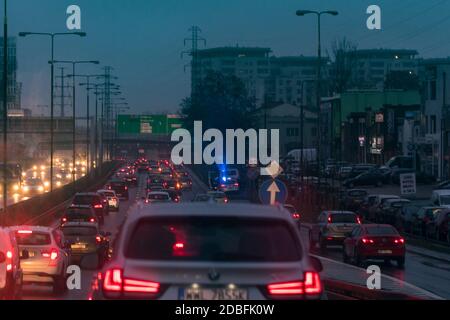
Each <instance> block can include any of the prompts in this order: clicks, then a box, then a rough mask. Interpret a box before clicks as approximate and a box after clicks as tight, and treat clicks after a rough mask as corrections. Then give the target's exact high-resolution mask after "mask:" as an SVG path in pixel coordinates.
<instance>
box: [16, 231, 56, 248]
mask: <svg viewBox="0 0 450 320" xmlns="http://www.w3.org/2000/svg"><path fill="white" fill-rule="evenodd" d="M16 239H17V243H18V244H19V245H23V246H45V245H49V244H51V243H52V240H51V237H50V234H49V233H44V232H32V233H21V232H20V231H19V232H17V233H16Z"/></svg>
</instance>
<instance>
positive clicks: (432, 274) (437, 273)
mask: <svg viewBox="0 0 450 320" xmlns="http://www.w3.org/2000/svg"><path fill="white" fill-rule="evenodd" d="M193 182H194V183H193V190H192V191H186V192H184V193H183V198H182V201H190V200H191V199H192V198H193V196H194V195H195V194H196V193H201V192H204V189H203V187H202V186H201V185H200V184H199V183H198V181H197V180H196V179H193ZM144 184H145V179H144V176H143V175H141V176H140V182H139V185H138V187H132V188H130V201H127V202H124V201H122V202H121V207H120V210H119V212H117V213H111V214H110V215H109V216H108V217H106V219H105V225H104V228H103V229H104V231H109V232H111V233H112V236H111V240H113V239H114V236H115V234H116V232H117V229H118V227H119V226H120V224H121V223H122V221H123V220H124V219H126V214H127V211H128V209H129V207H130V206H131V205H133V204H135V203H136V201H140V199H141V196H142V195H144V190H143V189H144V188H145V186H144ZM305 233H306V232H303V231H302V235H303V238H304V239H305V241H308V240H307V235H305ZM323 256H324V257H327V258H329V259H333V260H335V261H339V262H340V261H342V252H341V250H340V248H338V247H337V248H332V247H331V248H330V249H329V250H328V252H327V253H326V254H324V255H323ZM374 264H378V263H374ZM340 265H341V266H342V267H343V268H344V270H345V273H346V274H347V276H349V274H350V276H351V275H352V272H355V276H356V273H358V274H359V275H361V274H362V273H364V272H365V270H363V269H360V270H357V269H355V268H354V267H353V266H352V267H349V266H345V265H343V264H340ZM378 265H379V266H380V268H381V270H382V273H383V274H384V275H389V276H390V277H393V278H396V279H399V280H401V282H400V283H401V285H404V286H405V287H413V288H414V287H418V288H421V289H424V290H426V291H429V292H432V293H434V294H436V295H438V296H440V297H443V298H446V299H450V285H449V284H450V264H448V263H447V262H443V261H440V260H436V259H431V258H428V257H424V256H420V255H417V254H412V253H407V255H406V264H405V269H404V270H399V269H397V268H396V266H395V263H393V264H392V265H385V264H384V263H380V264H378ZM96 272H97V271H96V270H86V269H83V270H82V281H81V289H80V290H70V291H68V292H67V293H66V294H64V295H62V296H55V295H54V294H53V293H52V290H51V287H41V286H36V285H32V286H25V288H24V297H23V298H24V299H29V300H43V299H48V300H83V299H87V297H88V293H89V289H90V283H91V280H92V277H93V276H94V275H95V274H96ZM324 273H326V270H324Z"/></svg>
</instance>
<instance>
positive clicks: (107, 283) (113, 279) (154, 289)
mask: <svg viewBox="0 0 450 320" xmlns="http://www.w3.org/2000/svg"><path fill="white" fill-rule="evenodd" d="M122 273H123V272H122V270H121V269H112V270H107V271H106V273H105V280H104V281H103V291H105V292H111V293H114V292H116V293H121V292H125V293H127V292H129V293H151V294H157V293H159V290H160V284H159V283H158V282H152V281H144V280H135V279H127V278H124V277H123V274H122Z"/></svg>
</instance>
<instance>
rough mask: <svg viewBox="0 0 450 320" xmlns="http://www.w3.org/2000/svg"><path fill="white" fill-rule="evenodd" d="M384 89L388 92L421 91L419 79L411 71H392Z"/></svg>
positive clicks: (388, 75) (387, 77)
mask: <svg viewBox="0 0 450 320" xmlns="http://www.w3.org/2000/svg"><path fill="white" fill-rule="evenodd" d="M384 88H385V89H388V90H420V88H421V86H420V80H419V77H418V76H417V75H416V74H415V73H413V72H410V71H391V72H389V73H388V74H387V75H386V80H385V81H384Z"/></svg>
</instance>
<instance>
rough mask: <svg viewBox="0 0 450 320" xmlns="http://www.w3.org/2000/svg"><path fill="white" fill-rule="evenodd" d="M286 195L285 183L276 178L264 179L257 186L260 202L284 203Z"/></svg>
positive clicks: (270, 203)
mask: <svg viewBox="0 0 450 320" xmlns="http://www.w3.org/2000/svg"><path fill="white" fill-rule="evenodd" d="M287 197H288V189H287V187H286V185H285V184H284V183H283V182H282V181H281V180H278V179H274V180H272V179H269V180H266V181H264V182H263V183H262V185H261V186H260V188H259V200H260V201H261V203H262V204H269V205H276V204H284V203H285V202H286V200H287Z"/></svg>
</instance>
